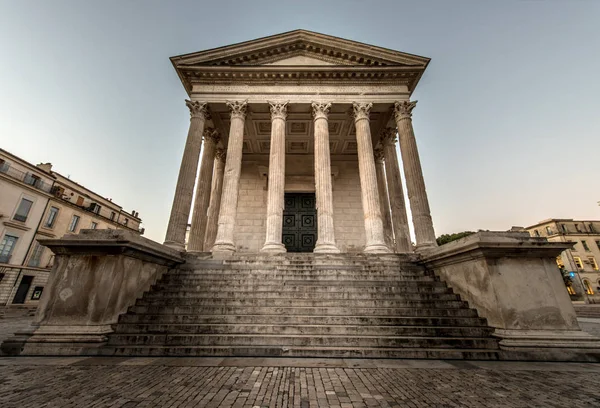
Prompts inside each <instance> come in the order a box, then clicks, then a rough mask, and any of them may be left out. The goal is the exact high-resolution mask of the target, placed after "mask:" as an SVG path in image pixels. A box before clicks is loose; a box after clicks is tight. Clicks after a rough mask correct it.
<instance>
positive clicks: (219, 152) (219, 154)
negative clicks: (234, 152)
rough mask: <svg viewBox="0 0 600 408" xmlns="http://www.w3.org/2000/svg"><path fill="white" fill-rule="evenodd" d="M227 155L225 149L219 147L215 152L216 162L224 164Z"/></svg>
mask: <svg viewBox="0 0 600 408" xmlns="http://www.w3.org/2000/svg"><path fill="white" fill-rule="evenodd" d="M226 155H227V152H226V151H225V149H223V148H220V147H217V151H216V152H215V159H216V160H218V161H221V162H224V161H225V156H226Z"/></svg>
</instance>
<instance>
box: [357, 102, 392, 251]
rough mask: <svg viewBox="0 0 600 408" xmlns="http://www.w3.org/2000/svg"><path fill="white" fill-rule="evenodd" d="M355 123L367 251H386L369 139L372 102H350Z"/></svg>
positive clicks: (371, 147) (371, 145) (387, 249)
mask: <svg viewBox="0 0 600 408" xmlns="http://www.w3.org/2000/svg"><path fill="white" fill-rule="evenodd" d="M352 106H353V110H354V126H355V127H356V142H357V148H358V171H359V173H360V189H361V198H362V207H363V213H364V218H365V233H366V238H367V243H366V246H365V249H364V252H366V253H389V252H390V250H389V248H388V247H387V246H386V245H385V237H384V234H383V221H382V219H381V210H380V208H379V193H378V192H377V176H376V175H375V161H374V160H373V144H372V142H371V127H370V123H369V112H370V111H371V107H372V106H373V104H372V103H368V104H366V103H353V104H352Z"/></svg>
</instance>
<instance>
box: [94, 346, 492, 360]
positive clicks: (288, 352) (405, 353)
mask: <svg viewBox="0 0 600 408" xmlns="http://www.w3.org/2000/svg"><path fill="white" fill-rule="evenodd" d="M105 354H107V355H116V356H186V357H208V356H214V357H240V356H244V357H313V358H328V357H330V358H395V359H434V360H498V359H499V353H498V350H496V349H458V348H456V349H441V348H437V349H434V348H409V347H406V348H382V347H378V348H367V347H361V348H356V347H284V348H282V347H270V346H262V347H261V346H253V347H245V346H222V347H220V346H195V347H186V346H183V347H173V346H169V347H157V346H118V347H111V348H107V349H106V350H105Z"/></svg>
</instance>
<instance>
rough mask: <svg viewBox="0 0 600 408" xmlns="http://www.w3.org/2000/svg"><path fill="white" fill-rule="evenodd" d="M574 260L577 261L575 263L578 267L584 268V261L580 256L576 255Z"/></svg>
mask: <svg viewBox="0 0 600 408" xmlns="http://www.w3.org/2000/svg"><path fill="white" fill-rule="evenodd" d="M573 261H575V265H577V269H583V262H581V258H580V257H578V256H574V257H573Z"/></svg>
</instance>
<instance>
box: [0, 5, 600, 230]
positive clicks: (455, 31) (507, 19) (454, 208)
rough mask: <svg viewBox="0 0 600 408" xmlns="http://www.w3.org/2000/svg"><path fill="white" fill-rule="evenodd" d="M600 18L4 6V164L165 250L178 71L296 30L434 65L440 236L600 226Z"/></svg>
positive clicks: (421, 122) (427, 127) (430, 172)
mask: <svg viewBox="0 0 600 408" xmlns="http://www.w3.org/2000/svg"><path fill="white" fill-rule="evenodd" d="M598 22H600V1H577V2H574V1H537V0H525V1H503V2H492V1H487V2H484V1H476V0H470V1H467V0H464V1H458V0H457V1H441V0H440V1H420V2H414V1H397V0H395V1H364V0H363V1H353V0H345V1H308V0H303V1H285V0H279V1H261V0H255V1H253V2H246V1H231V0H227V1H226V0H219V1H216V0H215V1H171V2H167V1H142V0H136V1H133V0H131V1H102V2H98V1H91V0H85V1H83V0H81V1H75V0H73V1H60V0H53V1H16V0H15V1H10V0H0V147H2V148H4V149H6V150H8V151H9V152H11V153H14V154H16V155H18V156H20V157H22V158H23V159H25V160H27V161H29V162H32V163H34V164H35V163H39V162H52V163H53V165H54V169H55V170H56V171H58V172H60V173H61V174H64V175H71V179H72V180H74V181H77V182H79V183H81V184H83V185H85V186H86V187H88V188H90V189H91V190H93V191H95V192H97V193H99V194H102V195H104V196H106V197H111V198H113V200H114V201H115V202H116V203H117V204H119V205H121V206H123V208H124V209H125V210H128V211H131V210H133V209H135V210H136V211H138V212H139V213H140V217H141V218H142V219H143V221H144V222H143V225H144V226H145V227H146V234H145V236H146V237H148V238H151V239H153V240H155V241H159V242H162V241H163V240H164V234H165V231H166V224H167V221H168V217H169V212H170V207H171V204H172V200H173V194H174V190H175V182H176V180H177V173H178V171H179V164H180V160H181V155H182V151H183V146H184V143H185V138H186V135H187V128H188V125H189V112H188V110H187V108H186V107H185V105H184V103H183V100H184V99H185V98H186V96H187V95H186V93H185V91H184V89H183V87H182V85H181V83H180V81H179V78H178V77H177V75H176V73H175V71H174V69H173V67H172V65H171V63H170V61H169V57H171V56H174V55H179V54H185V53H190V52H195V51H200V50H204V49H209V48H215V47H219V46H224V45H229V44H232V43H236V42H241V41H246V40H251V39H255V38H259V37H264V36H267V35H273V34H277V33H280V32H285V31H290V30H294V29H298V28H303V29H307V30H312V31H317V32H320V33H324V34H329V35H334V36H337V37H342V38H347V39H350V40H356V41H360V42H364V43H367V44H373V45H377V46H382V47H386V48H391V49H395V50H399V51H404V52H408V53H412V54H417V55H422V56H426V57H429V58H431V59H432V61H431V63H430V64H429V67H428V68H427V71H426V72H425V75H424V76H423V78H422V79H421V81H420V83H419V85H418V87H417V89H416V91H415V93H414V94H413V99H416V100H419V104H418V105H417V107H416V108H415V110H414V112H413V122H414V127H415V134H416V137H417V143H418V146H419V152H420V157H421V163H422V166H423V172H424V175H425V183H426V185H427V191H428V195H429V200H430V205H431V210H432V216H433V220H434V226H435V229H436V235H441V234H444V233H452V232H459V231H463V230H477V229H490V230H507V229H509V228H510V227H511V226H513V225H521V226H526V225H532V224H535V223H536V222H538V221H540V220H543V219H546V218H576V219H600V207H599V206H598V203H597V202H598V201H599V200H600V188H599V187H600V183H599V182H598V173H599V170H600V165H599V161H598V157H597V156H598V153H599V152H600V80H598V79H597V76H598V75H599V74H600V52H599V50H600V24H599V23H598Z"/></svg>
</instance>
